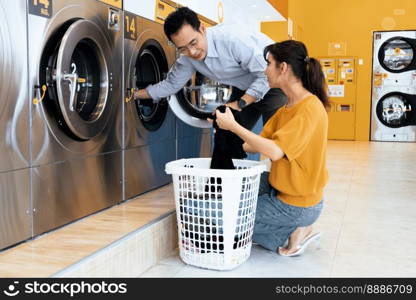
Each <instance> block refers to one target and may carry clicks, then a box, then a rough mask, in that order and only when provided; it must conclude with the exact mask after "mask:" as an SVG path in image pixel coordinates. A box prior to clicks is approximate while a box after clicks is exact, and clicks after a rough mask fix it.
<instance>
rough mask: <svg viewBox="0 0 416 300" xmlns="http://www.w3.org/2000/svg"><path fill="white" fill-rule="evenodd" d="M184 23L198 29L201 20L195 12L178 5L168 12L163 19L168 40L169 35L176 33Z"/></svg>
mask: <svg viewBox="0 0 416 300" xmlns="http://www.w3.org/2000/svg"><path fill="white" fill-rule="evenodd" d="M184 24H189V25H191V26H192V28H193V29H194V30H195V31H199V26H200V25H201V21H199V19H198V16H197V14H196V13H195V12H194V11H193V10H190V9H189V8H187V7H180V8H178V9H177V10H175V11H174V12H172V13H170V14H169V16H168V17H167V18H166V20H165V24H164V26H163V29H164V30H165V34H166V36H167V37H168V39H169V40H170V41H172V39H171V38H170V37H171V36H172V35H173V34H175V33H177V32H178V31H179V29H181V27H182V26H183V25H184Z"/></svg>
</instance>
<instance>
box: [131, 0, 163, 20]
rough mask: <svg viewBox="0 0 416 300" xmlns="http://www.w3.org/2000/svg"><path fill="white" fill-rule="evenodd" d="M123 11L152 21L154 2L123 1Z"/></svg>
mask: <svg viewBox="0 0 416 300" xmlns="http://www.w3.org/2000/svg"><path fill="white" fill-rule="evenodd" d="M124 10H126V11H128V12H131V13H134V14H136V15H138V16H142V17H145V18H147V19H150V20H154V19H155V13H156V0H124Z"/></svg>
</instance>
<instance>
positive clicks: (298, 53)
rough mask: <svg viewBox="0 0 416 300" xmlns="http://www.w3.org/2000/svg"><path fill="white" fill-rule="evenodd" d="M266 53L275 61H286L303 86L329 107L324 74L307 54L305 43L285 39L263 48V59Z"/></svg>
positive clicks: (316, 61) (318, 64) (314, 60)
mask: <svg viewBox="0 0 416 300" xmlns="http://www.w3.org/2000/svg"><path fill="white" fill-rule="evenodd" d="M267 53H270V55H272V56H273V58H274V60H275V61H276V62H277V63H282V62H286V63H287V64H289V65H290V66H291V67H292V70H293V74H295V76H296V77H297V78H299V79H301V80H302V84H303V86H304V87H305V88H306V89H307V90H308V91H310V92H311V93H312V94H314V95H316V96H317V97H318V98H319V99H320V100H321V101H322V104H323V105H324V106H325V108H328V107H329V100H328V94H327V92H326V83H325V76H324V73H323V72H322V67H321V64H320V63H319V61H318V60H316V59H315V58H313V57H309V56H308V50H307V49H306V46H305V44H303V43H302V42H299V41H294V40H287V41H283V42H280V43H275V44H271V45H269V46H267V47H266V48H264V53H263V56H264V59H265V60H267V59H266V56H267Z"/></svg>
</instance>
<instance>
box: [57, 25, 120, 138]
mask: <svg viewBox="0 0 416 300" xmlns="http://www.w3.org/2000/svg"><path fill="white" fill-rule="evenodd" d="M109 53H110V47H109V44H108V42H107V40H106V37H105V36H104V34H103V33H102V31H101V30H100V28H99V27H98V26H97V25H96V24H95V23H94V22H92V21H89V20H78V21H76V22H74V23H73V24H72V25H71V26H69V28H68V29H67V30H66V32H65V34H64V36H63V38H62V39H61V42H60V45H59V48H58V51H57V55H52V56H51V58H50V60H53V61H52V62H51V63H50V65H51V66H53V67H52V68H51V70H49V73H50V74H49V75H50V76H49V79H50V80H51V81H53V82H54V83H53V84H52V85H50V86H51V87H52V89H51V90H52V91H51V93H52V94H54V97H53V98H56V99H57V103H56V104H57V106H58V109H59V111H60V113H61V115H62V117H63V122H64V123H65V126H64V127H65V128H67V129H68V130H69V131H70V132H68V134H70V135H71V136H72V137H74V138H76V139H79V140H89V139H92V138H94V137H95V136H97V135H99V134H100V133H101V131H102V130H103V129H104V128H105V126H106V124H107V122H108V121H109V118H110V117H111V107H112V103H111V101H108V94H109V90H110V89H111V84H110V80H111V79H112V78H111V76H112V75H111V74H112V72H111V69H112V68H111V66H110V64H111V62H109V61H108V60H107V58H106V57H109ZM55 81H56V82H55Z"/></svg>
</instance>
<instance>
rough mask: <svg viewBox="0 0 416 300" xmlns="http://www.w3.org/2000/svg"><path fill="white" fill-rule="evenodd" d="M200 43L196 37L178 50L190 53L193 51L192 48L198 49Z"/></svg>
mask: <svg viewBox="0 0 416 300" xmlns="http://www.w3.org/2000/svg"><path fill="white" fill-rule="evenodd" d="M198 43H199V40H198V38H197V37H196V38H194V39H193V40H192V41H190V42H189V43H188V45H186V46H182V47H179V48H178V51H179V53H180V54H188V53H190V52H191V50H196V49H197V45H198Z"/></svg>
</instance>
